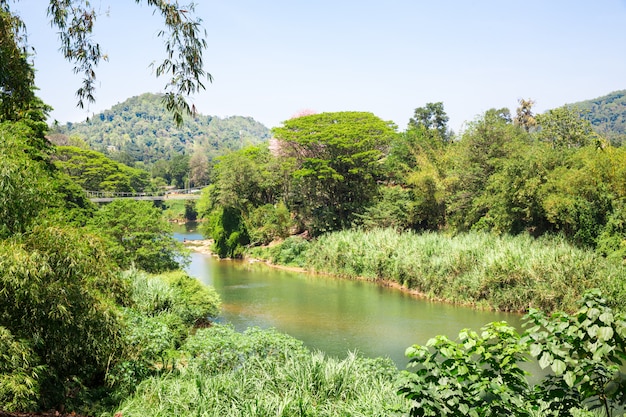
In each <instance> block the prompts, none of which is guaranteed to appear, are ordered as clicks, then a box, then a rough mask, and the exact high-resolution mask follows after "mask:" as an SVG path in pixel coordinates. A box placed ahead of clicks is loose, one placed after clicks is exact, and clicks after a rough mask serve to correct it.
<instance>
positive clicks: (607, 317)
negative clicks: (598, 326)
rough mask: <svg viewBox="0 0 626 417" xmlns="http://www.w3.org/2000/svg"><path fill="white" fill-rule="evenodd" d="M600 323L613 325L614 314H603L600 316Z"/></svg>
mask: <svg viewBox="0 0 626 417" xmlns="http://www.w3.org/2000/svg"><path fill="white" fill-rule="evenodd" d="M600 321H601V322H602V323H604V324H611V323H613V313H610V312H606V313H602V314H601V315H600Z"/></svg>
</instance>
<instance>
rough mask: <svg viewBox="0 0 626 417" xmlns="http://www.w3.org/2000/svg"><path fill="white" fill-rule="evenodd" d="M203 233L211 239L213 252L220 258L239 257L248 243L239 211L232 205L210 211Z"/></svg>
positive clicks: (248, 237) (248, 239)
mask: <svg viewBox="0 0 626 417" xmlns="http://www.w3.org/2000/svg"><path fill="white" fill-rule="evenodd" d="M203 234H204V235H205V236H208V237H210V238H212V239H213V252H215V253H216V254H217V255H218V256H219V257H220V258H241V257H242V256H243V252H244V247H245V246H246V245H248V244H249V243H250V236H249V235H248V229H246V225H245V224H244V221H243V218H242V216H241V211H240V210H239V209H236V208H233V207H223V208H218V209H216V210H214V211H213V212H211V215H210V216H209V219H208V221H207V222H205V226H204V230H203Z"/></svg>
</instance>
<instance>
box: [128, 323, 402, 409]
mask: <svg viewBox="0 0 626 417" xmlns="http://www.w3.org/2000/svg"><path fill="white" fill-rule="evenodd" d="M194 337H195V340H190V343H191V346H192V347H190V349H188V352H189V354H190V355H191V357H189V358H188V365H187V366H186V367H184V368H182V369H181V370H180V372H176V373H172V374H170V375H167V376H165V377H155V378H151V379H148V380H146V381H144V382H143V383H142V384H141V385H140V386H139V387H138V389H137V392H136V393H135V395H134V396H133V397H132V398H130V399H128V400H127V401H125V402H124V404H122V405H121V407H120V408H119V409H118V410H116V413H121V414H122V415H124V416H125V417H132V416H142V417H143V416H220V417H229V416H329V417H330V416H386V415H390V414H391V413H392V412H393V411H395V410H407V409H408V403H407V402H406V400H404V399H402V398H401V397H399V396H397V395H396V386H395V376H396V375H397V373H398V371H397V369H396V368H395V366H394V365H393V363H392V362H391V361H390V360H385V359H366V358H363V357H361V356H359V355H357V354H354V353H349V354H348V356H347V357H346V358H345V359H337V358H332V357H328V356H326V355H325V354H323V353H321V352H313V353H312V352H309V351H308V350H306V349H304V348H302V347H301V345H300V342H297V341H295V340H292V341H289V340H285V338H289V336H286V335H281V334H279V333H277V332H274V331H272V330H270V331H261V330H258V329H251V330H249V331H247V332H245V333H243V334H242V333H236V332H234V331H232V329H229V328H225V327H221V326H215V328H210V329H202V331H199V332H198V334H197V335H196V336H194ZM259 346H261V348H260V349H259V348H258V347H259ZM230 353H238V354H237V355H231V354H230ZM211 356H215V357H222V358H224V357H227V358H231V359H232V362H231V363H230V364H229V365H230V366H224V365H225V364H224V363H223V362H222V363H221V366H219V369H216V368H215V367H213V366H212V365H211V361H207V358H208V357H211Z"/></svg>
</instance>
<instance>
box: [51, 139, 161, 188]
mask: <svg viewBox="0 0 626 417" xmlns="http://www.w3.org/2000/svg"><path fill="white" fill-rule="evenodd" d="M53 160H54V162H55V165H56V166H57V167H58V168H59V169H60V170H62V171H63V172H65V173H66V174H68V175H69V176H70V177H71V178H72V180H74V181H75V182H76V183H77V184H79V185H80V186H82V187H83V189H85V190H92V191H116V192H140V191H143V190H144V188H146V187H147V186H148V184H149V178H148V177H149V174H148V172H147V171H142V170H139V169H135V168H130V167H128V166H126V165H123V164H121V163H119V162H116V161H113V160H111V159H109V158H107V157H106V156H104V155H103V154H101V153H99V152H96V151H91V150H88V149H81V148H77V147H74V146H57V147H56V149H55V154H54V155H53Z"/></svg>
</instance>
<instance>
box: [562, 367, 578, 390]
mask: <svg viewBox="0 0 626 417" xmlns="http://www.w3.org/2000/svg"><path fill="white" fill-rule="evenodd" d="M563 380H564V381H565V383H566V384H567V386H568V387H570V388H571V387H573V386H574V383H575V382H576V375H574V373H573V372H572V371H567V372H565V375H563Z"/></svg>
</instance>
